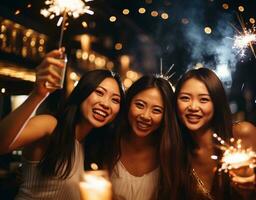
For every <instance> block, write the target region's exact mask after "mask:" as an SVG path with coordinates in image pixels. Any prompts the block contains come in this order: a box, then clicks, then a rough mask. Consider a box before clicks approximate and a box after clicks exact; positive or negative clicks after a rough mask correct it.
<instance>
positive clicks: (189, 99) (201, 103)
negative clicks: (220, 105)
mask: <svg viewBox="0 0 256 200" xmlns="http://www.w3.org/2000/svg"><path fill="white" fill-rule="evenodd" d="M177 110H178V116H179V118H180V120H181V122H182V123H183V124H184V125H185V126H186V128H187V129H188V130H190V131H192V132H198V133H200V132H202V131H206V130H208V129H210V128H211V121H212V118H213V115H214V106H213V102H212V99H211V97H210V95H209V92H208V90H207V88H206V86H205V84H204V83H203V82H201V81H199V80H197V79H195V78H191V79H188V80H186V81H185V82H184V84H183V85H182V87H181V89H180V92H179V93H178V99H177Z"/></svg>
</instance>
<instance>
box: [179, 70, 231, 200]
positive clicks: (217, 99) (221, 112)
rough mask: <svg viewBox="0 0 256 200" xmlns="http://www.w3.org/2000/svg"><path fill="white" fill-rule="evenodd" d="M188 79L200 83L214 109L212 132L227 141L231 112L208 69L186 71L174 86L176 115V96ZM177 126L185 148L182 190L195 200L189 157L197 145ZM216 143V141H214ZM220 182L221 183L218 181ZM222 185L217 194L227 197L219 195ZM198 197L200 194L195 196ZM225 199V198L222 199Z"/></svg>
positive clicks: (214, 75) (184, 129)
mask: <svg viewBox="0 0 256 200" xmlns="http://www.w3.org/2000/svg"><path fill="white" fill-rule="evenodd" d="M190 79H196V80H198V81H200V82H202V83H203V84H204V85H205V86H206V88H207V90H208V92H209V95H210V97H211V100H212V103H213V108H214V115H213V118H212V121H211V122H210V125H211V128H212V130H213V131H214V132H215V133H217V134H218V135H219V136H220V137H221V138H222V139H224V140H226V141H227V142H228V140H229V139H230V138H231V137H232V118H231V117H232V116H231V111H230V108H229V104H228V99H227V96H226V93H225V90H224V87H223V85H222V83H221V81H220V79H219V78H218V76H217V75H216V74H215V73H214V72H213V71H212V70H210V69H208V68H200V69H192V70H189V71H187V72H186V73H185V74H184V75H183V76H182V77H181V78H180V79H179V81H178V83H177V85H176V90H175V104H176V106H175V109H176V113H177V115H178V111H177V106H178V105H177V101H178V96H179V93H180V90H181V88H182V87H183V85H184V83H185V82H186V81H187V80H190ZM179 126H180V129H181V132H182V136H183V141H184V144H185V147H186V158H185V162H186V165H185V166H186V168H185V170H184V171H183V177H184V178H185V179H184V181H185V182H184V188H185V192H184V195H186V199H197V197H196V190H197V189H196V188H195V185H197V184H196V180H195V177H193V176H192V164H191V158H190V155H191V154H192V152H193V150H194V149H195V148H196V146H197V143H196V141H194V139H193V138H192V136H191V134H190V133H189V131H188V130H187V128H186V127H185V126H184V124H183V123H182V122H181V121H180V120H179ZM214 142H215V141H214ZM216 143H217V141H216ZM215 151H216V153H217V154H218V155H220V154H221V152H220V151H219V150H218V149H215ZM220 182H221V181H220ZM221 184H222V185H219V186H218V188H219V194H216V196H218V195H224V196H225V195H228V193H229V191H225V192H222V194H220V193H221V192H220V191H221V190H222V191H223V190H225V189H226V187H223V184H226V183H224V182H223V181H222V183H221ZM197 195H200V194H197ZM222 198H223V197H218V198H217V199H222ZM224 199H225V198H224Z"/></svg>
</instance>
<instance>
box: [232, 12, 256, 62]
mask: <svg viewBox="0 0 256 200" xmlns="http://www.w3.org/2000/svg"><path fill="white" fill-rule="evenodd" d="M238 20H239V22H240V25H241V27H242V30H243V31H242V32H240V31H239V30H238V29H237V28H235V27H234V26H233V27H234V28H235V30H236V31H237V32H238V35H235V37H234V45H233V48H235V49H238V50H239V53H240V55H241V57H244V56H245V52H246V49H247V48H248V47H250V49H251V51H252V53H253V55H254V57H255V58H256V54H255V51H254V48H253V45H254V44H255V43H256V29H255V26H253V27H252V28H249V29H248V28H246V26H245V23H244V21H243V19H242V18H241V17H240V16H238Z"/></svg>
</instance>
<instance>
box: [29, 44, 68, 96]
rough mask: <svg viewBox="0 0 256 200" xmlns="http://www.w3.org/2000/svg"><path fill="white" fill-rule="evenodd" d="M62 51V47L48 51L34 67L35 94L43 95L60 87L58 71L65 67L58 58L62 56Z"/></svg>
mask: <svg viewBox="0 0 256 200" xmlns="http://www.w3.org/2000/svg"><path fill="white" fill-rule="evenodd" d="M64 52H65V49H64V48H61V49H59V50H53V51H51V52H49V53H48V54H46V56H45V58H44V60H43V61H42V62H41V64H40V65H39V66H38V67H37V68H36V84H35V89H34V91H35V92H36V93H37V94H39V95H42V96H45V95H47V94H48V93H51V92H53V91H55V90H56V89H58V88H60V82H61V79H62V75H61V74H60V73H59V71H63V70H62V69H63V68H64V67H65V63H64V62H63V61H61V60H60V58H61V57H63V54H64ZM58 69H61V70H58Z"/></svg>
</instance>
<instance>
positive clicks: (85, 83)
mask: <svg viewBox="0 0 256 200" xmlns="http://www.w3.org/2000/svg"><path fill="white" fill-rule="evenodd" d="M105 78H113V79H115V80H116V81H117V83H118V86H119V91H120V95H121V107H122V104H123V100H124V93H123V87H122V83H121V81H120V78H119V76H118V74H116V73H113V72H111V71H109V70H93V71H89V72H86V73H85V74H84V75H83V76H82V77H81V79H80V80H79V82H78V84H77V86H76V87H75V88H74V90H73V91H72V93H71V94H70V96H69V97H68V99H67V101H66V102H65V103H64V105H63V107H62V108H61V109H60V110H59V112H58V113H57V115H56V119H57V126H56V128H55V129H54V131H53V133H52V134H51V137H50V142H49V145H48V148H47V150H46V152H45V155H44V157H43V159H42V160H41V163H40V165H39V168H40V170H41V173H42V174H43V175H49V176H57V177H58V178H62V179H65V178H67V177H68V176H69V174H70V172H71V170H72V167H73V164H74V156H75V126H76V124H77V123H78V122H79V120H80V118H81V117H82V115H81V111H80V106H81V104H82V102H83V101H84V100H85V99H86V98H87V97H88V96H89V95H90V94H91V93H92V92H93V91H94V90H95V89H96V88H97V86H98V85H99V84H100V83H101V82H102V81H103V80H104V79H105ZM121 107H120V109H121ZM118 115H119V114H118ZM118 115H117V118H119V116H118ZM114 121H115V120H114ZM113 123H114V122H113ZM85 157H86V156H85Z"/></svg>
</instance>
